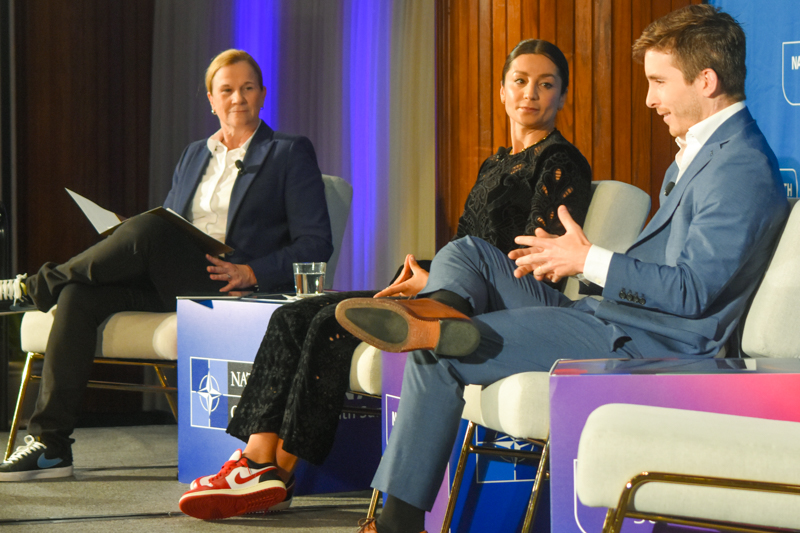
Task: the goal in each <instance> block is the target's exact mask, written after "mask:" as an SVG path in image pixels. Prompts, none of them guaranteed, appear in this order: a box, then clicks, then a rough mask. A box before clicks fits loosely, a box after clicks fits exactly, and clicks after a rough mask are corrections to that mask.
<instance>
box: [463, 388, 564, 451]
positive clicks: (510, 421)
mask: <svg viewBox="0 0 800 533" xmlns="http://www.w3.org/2000/svg"><path fill="white" fill-rule="evenodd" d="M549 383H550V374H549V373H548V372H523V373H521V374H515V375H513V376H509V377H507V378H505V379H501V380H499V381H496V382H494V383H492V384H491V385H489V386H487V387H486V388H482V387H480V386H479V385H469V386H467V387H466V389H465V390H464V400H465V402H466V403H465V405H464V412H463V413H462V415H461V417H462V418H465V419H467V420H471V421H473V422H475V423H477V424H480V425H482V426H484V427H487V428H489V429H493V430H495V431H501V432H503V433H506V434H507V435H511V436H512V437H516V438H518V439H541V440H544V439H546V438H547V436H548V434H549V433H550V385H549Z"/></svg>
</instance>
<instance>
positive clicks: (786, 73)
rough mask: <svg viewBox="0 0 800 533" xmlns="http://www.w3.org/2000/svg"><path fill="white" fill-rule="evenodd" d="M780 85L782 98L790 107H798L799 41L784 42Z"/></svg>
mask: <svg viewBox="0 0 800 533" xmlns="http://www.w3.org/2000/svg"><path fill="white" fill-rule="evenodd" d="M781 44H782V45H783V50H782V52H783V53H782V56H783V57H782V61H781V67H782V69H783V71H782V72H781V85H782V87H783V96H784V98H786V101H787V102H788V103H789V104H791V105H800V41H792V42H784V43H781Z"/></svg>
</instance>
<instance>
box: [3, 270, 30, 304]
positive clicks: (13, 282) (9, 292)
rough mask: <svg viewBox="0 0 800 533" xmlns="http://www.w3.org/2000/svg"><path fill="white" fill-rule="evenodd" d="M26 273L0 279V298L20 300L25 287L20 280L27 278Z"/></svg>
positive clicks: (23, 294)
mask: <svg viewBox="0 0 800 533" xmlns="http://www.w3.org/2000/svg"><path fill="white" fill-rule="evenodd" d="M27 277H28V275H27V274H17V277H16V278H13V279H4V280H0V300H10V299H12V298H13V299H14V301H15V302H16V301H18V300H22V298H23V296H25V289H24V288H23V287H24V285H23V284H22V282H23V281H24V280H25V278H27Z"/></svg>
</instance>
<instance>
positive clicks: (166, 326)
mask: <svg viewBox="0 0 800 533" xmlns="http://www.w3.org/2000/svg"><path fill="white" fill-rule="evenodd" d="M57 312H58V307H57V306H56V307H53V308H52V309H51V310H50V311H48V312H47V313H42V312H40V311H31V312H28V313H25V316H24V317H23V318H22V326H21V328H20V345H21V347H22V350H23V351H25V352H35V353H45V350H46V348H47V338H48V337H49V336H50V328H52V327H53V318H54V317H55V313H57ZM97 335H98V337H97V341H98V342H97V354H96V357H107V358H112V359H163V360H170V361H176V360H177V359H178V318H177V316H176V314H175V313H145V312H140V311H125V312H122V313H116V314H114V315H111V316H110V317H109V318H108V319H107V320H106V321H105V322H104V323H103V324H101V325H100V327H99V328H98V332H97Z"/></svg>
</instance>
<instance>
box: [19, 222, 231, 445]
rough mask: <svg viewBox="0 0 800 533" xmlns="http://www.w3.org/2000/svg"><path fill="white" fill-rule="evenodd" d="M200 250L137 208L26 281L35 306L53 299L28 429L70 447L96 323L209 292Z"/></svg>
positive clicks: (168, 307)
mask: <svg viewBox="0 0 800 533" xmlns="http://www.w3.org/2000/svg"><path fill="white" fill-rule="evenodd" d="M209 264H210V263H209V262H208V261H207V260H206V258H205V254H204V252H203V251H202V250H201V249H200V248H199V247H198V246H196V245H195V244H194V242H193V241H192V240H191V239H189V238H188V237H187V236H186V235H185V234H184V233H183V232H181V231H180V230H179V229H177V228H176V227H175V226H174V225H172V224H170V223H169V222H167V221H165V220H163V219H161V218H159V217H157V216H154V215H148V214H143V215H139V216H136V217H133V218H131V219H129V220H128V221H127V222H125V223H124V224H123V225H122V226H120V228H119V229H117V231H115V232H114V233H113V234H112V235H110V236H109V237H107V238H106V239H104V240H102V241H100V242H99V243H97V244H95V245H94V246H92V247H91V248H89V249H87V250H86V251H84V252H82V253H81V254H79V255H77V256H75V257H73V258H72V259H70V260H69V261H67V262H66V263H63V264H55V263H46V264H45V265H43V266H42V268H41V269H40V270H39V272H38V273H37V274H36V275H34V276H31V277H29V278H28V279H27V281H26V283H27V287H28V294H29V295H30V297H31V299H32V300H33V302H34V304H36V307H37V308H38V309H40V310H41V311H47V310H49V309H50V308H51V307H52V306H53V305H55V304H58V310H57V311H56V316H55V320H54V322H53V328H52V330H51V331H50V337H49V338H48V341H47V348H46V350H45V358H44V367H43V370H42V382H41V387H40V389H39V397H38V398H37V401H36V409H35V411H34V413H33V416H32V417H31V420H30V423H29V425H28V433H29V434H31V435H33V436H38V437H41V439H42V442H44V443H45V444H46V445H47V446H48V447H52V448H55V449H58V450H64V451H66V450H68V449H69V446H70V445H71V444H72V442H73V440H72V439H71V438H70V435H71V434H72V431H73V429H74V427H75V419H76V415H77V410H78V408H79V406H80V402H81V400H82V398H83V393H84V391H85V390H86V384H87V382H88V380H89V373H90V371H91V367H92V360H93V359H94V356H95V351H96V344H97V327H98V326H99V325H100V324H101V323H102V322H103V321H104V320H105V319H106V318H108V317H109V316H110V315H112V314H114V313H117V312H120V311H150V312H168V311H174V310H175V307H176V305H175V297H176V296H178V295H182V294H190V293H203V292H206V293H213V292H217V291H219V289H220V288H221V287H223V286H224V283H223V282H219V281H213V280H211V279H210V278H209V274H208V272H207V271H206V267H207V266H208V265H209Z"/></svg>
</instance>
